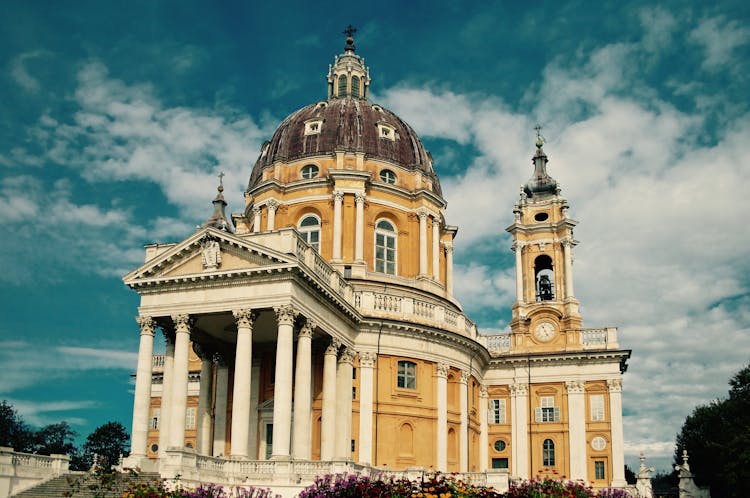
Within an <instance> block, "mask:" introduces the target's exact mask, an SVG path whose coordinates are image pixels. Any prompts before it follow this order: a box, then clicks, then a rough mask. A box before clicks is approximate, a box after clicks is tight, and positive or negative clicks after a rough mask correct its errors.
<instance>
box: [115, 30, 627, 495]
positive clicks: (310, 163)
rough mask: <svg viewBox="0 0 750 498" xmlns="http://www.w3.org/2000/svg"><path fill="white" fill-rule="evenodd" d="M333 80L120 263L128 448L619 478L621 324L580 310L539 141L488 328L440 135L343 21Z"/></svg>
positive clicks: (499, 480) (257, 463)
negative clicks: (422, 121)
mask: <svg viewBox="0 0 750 498" xmlns="http://www.w3.org/2000/svg"><path fill="white" fill-rule="evenodd" d="M325 82H326V85H327V95H326V98H325V99H323V100H320V101H317V102H314V103H312V104H310V105H308V106H306V107H303V108H302V109H299V110H298V111H296V112H294V113H292V114H291V115H290V116H289V117H287V118H286V119H285V120H284V121H283V122H282V123H281V124H280V125H279V127H278V129H277V130H276V131H275V133H274V134H273V136H272V137H270V139H269V140H268V141H267V142H265V143H264V144H263V146H262V148H261V150H260V153H259V156H258V158H257V160H256V162H255V165H254V166H253V168H252V171H249V172H248V173H249V182H248V185H247V189H246V191H245V205H244V209H243V210H242V212H239V213H235V214H231V215H227V214H226V207H227V203H226V201H225V199H224V196H223V193H222V192H223V187H222V186H220V187H219V189H218V193H217V195H216V197H215V199H214V201H213V213H212V214H211V216H210V217H209V218H208V220H207V221H205V222H204V223H203V224H202V225H201V226H199V227H198V229H197V230H196V231H195V233H193V234H190V235H189V236H188V237H187V238H186V239H184V240H182V241H180V242H175V243H171V244H153V245H148V246H146V248H145V262H144V264H143V265H142V266H140V267H139V268H137V269H135V270H133V271H132V272H130V273H129V274H127V275H126V276H125V277H124V282H125V284H126V285H127V286H128V287H130V288H131V289H133V290H134V291H136V292H137V293H138V294H139V295H140V299H141V301H140V307H139V309H138V317H137V322H138V325H139V327H140V347H139V351H138V367H137V372H136V380H135V399H134V404H133V425H132V447H131V454H130V456H129V457H128V458H127V459H126V460H125V462H124V465H125V466H126V467H129V468H137V469H142V470H148V471H158V472H159V473H160V474H161V475H162V477H167V478H169V477H174V476H178V475H179V476H181V479H183V480H184V481H185V482H188V483H190V482H195V483H197V482H216V483H220V484H228V485H236V484H240V485H241V484H260V485H268V486H272V487H275V489H286V490H287V491H288V492H291V491H290V490H294V489H299V488H300V487H301V486H303V485H305V484H306V483H309V482H310V481H311V480H312V478H313V477H314V476H316V475H320V474H325V473H330V472H338V471H347V472H355V471H359V472H370V471H374V470H375V469H378V470H379V471H388V472H394V473H398V472H403V473H407V474H408V473H409V472H412V473H413V472H430V471H439V472H451V473H459V474H461V475H462V476H464V478H466V479H468V480H471V481H472V482H478V483H481V484H487V485H496V486H498V487H501V488H502V487H503V485H504V484H503V483H505V486H507V482H508V480H509V479H529V478H532V477H534V476H537V475H542V476H545V475H557V476H565V477H567V478H569V479H573V480H581V481H585V482H587V483H589V484H591V485H592V486H594V487H604V486H614V487H618V486H624V485H625V480H624V461H623V431H622V406H621V377H622V374H623V372H624V371H625V369H626V361H627V359H628V358H629V356H630V351H628V350H623V349H621V348H620V347H619V345H618V341H617V330H616V329H615V328H583V322H582V318H581V315H580V313H579V302H578V300H577V299H576V297H575V294H574V286H573V265H572V261H573V250H574V248H575V246H576V244H577V243H578V241H576V240H575V238H574V236H573V229H574V227H575V226H576V224H577V221H575V220H573V219H572V218H570V216H569V212H568V201H567V200H566V199H565V198H564V197H563V196H562V195H561V187H560V184H559V183H557V182H556V181H555V180H554V179H553V178H552V177H551V176H550V174H549V172H548V166H547V163H548V158H547V156H546V154H545V151H544V150H543V145H544V143H543V141H542V140H541V139H540V138H539V139H538V140H537V143H536V147H533V146H530V147H529V150H530V154H531V155H532V161H531V162H532V167H533V170H532V171H533V172H532V173H531V178H530V179H529V180H528V181H527V182H526V183H525V185H524V186H523V187H522V189H521V190H520V193H519V197H518V199H517V201H516V202H515V204H514V205H509V206H507V212H508V221H509V222H510V226H509V227H508V228H507V231H508V232H509V233H510V234H511V236H512V240H513V245H512V250H513V251H514V252H515V268H516V285H515V286H516V301H515V303H514V304H513V306H512V320H511V322H510V331H509V332H508V333H507V334H503V335H486V334H483V333H482V331H481V330H480V329H479V328H478V327H477V326H476V324H475V323H474V322H472V320H471V319H470V317H468V316H466V315H465V314H464V312H463V308H462V306H461V303H460V302H459V301H458V299H457V297H456V296H455V295H454V286H453V282H454V268H453V253H454V247H455V250H457V251H460V250H461V249H460V237H457V234H458V231H459V227H457V226H453V225H451V224H450V223H449V220H450V212H449V210H447V203H446V200H445V199H444V198H443V194H442V191H441V187H440V180H439V178H438V177H437V175H436V174H435V169H434V166H433V160H432V157H431V155H430V153H429V152H428V151H427V150H425V148H424V146H423V144H422V141H421V140H420V138H419V136H418V135H417V134H416V132H415V131H414V130H413V129H412V128H411V127H410V126H409V125H408V124H407V123H405V122H404V121H402V120H401V119H400V118H399V117H398V116H397V115H395V114H394V113H393V112H391V111H389V110H388V109H386V108H384V107H381V106H380V105H378V104H376V103H372V102H370V100H369V93H370V84H371V78H370V70H369V68H368V67H367V66H366V65H365V62H364V59H363V58H362V57H361V56H359V55H358V54H357V52H356V50H355V45H354V40H353V38H352V37H351V36H349V37H348V38H347V39H346V44H345V47H344V51H343V53H342V54H340V55H338V56H337V57H335V59H334V61H333V64H332V65H331V66H329V70H328V74H327V75H326V78H325ZM321 93H322V92H321ZM528 171H529V169H528V168H527V167H526V166H524V165H520V164H519V167H518V174H519V181H522V179H523V178H524V177H525V176H527V175H528ZM499 207H500V208H501V209H502V206H499ZM207 214H208V213H207ZM454 239H455V245H454ZM497 250H498V251H505V250H507V248H501V247H498V248H497ZM162 334H163V337H164V339H165V340H166V350H165V353H164V354H163V355H154V341H155V340H157V337H161V336H162ZM295 486H296V487H295ZM289 496H291V495H289Z"/></svg>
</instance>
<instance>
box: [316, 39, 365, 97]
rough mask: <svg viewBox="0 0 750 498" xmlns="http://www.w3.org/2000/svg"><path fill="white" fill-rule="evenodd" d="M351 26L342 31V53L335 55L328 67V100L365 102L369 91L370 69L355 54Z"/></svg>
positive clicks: (362, 59) (363, 60)
mask: <svg viewBox="0 0 750 498" xmlns="http://www.w3.org/2000/svg"><path fill="white" fill-rule="evenodd" d="M356 32H357V29H356V28H354V27H353V26H352V25H349V26H347V28H346V29H345V30H344V34H345V35H346V45H345V46H344V53H343V54H341V55H337V56H336V57H335V58H334V60H333V65H329V66H328V76H327V78H326V79H327V81H328V99H329V100H330V99H343V98H352V99H361V100H367V96H368V93H369V89H370V68H368V67H367V66H365V59H364V58H362V57H360V56H358V55H357V54H356V53H355V50H356V48H355V46H354V37H353V35H354V33H356Z"/></svg>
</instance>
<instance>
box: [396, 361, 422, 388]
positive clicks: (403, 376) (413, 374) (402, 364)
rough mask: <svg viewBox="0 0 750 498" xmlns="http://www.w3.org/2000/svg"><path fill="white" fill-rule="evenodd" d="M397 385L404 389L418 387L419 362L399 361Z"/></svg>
mask: <svg viewBox="0 0 750 498" xmlns="http://www.w3.org/2000/svg"><path fill="white" fill-rule="evenodd" d="M396 377H397V378H396V385H397V386H398V387H400V388H402V389H416V388H417V364H416V363H414V362H413V361H399V362H398V374H397V376H396Z"/></svg>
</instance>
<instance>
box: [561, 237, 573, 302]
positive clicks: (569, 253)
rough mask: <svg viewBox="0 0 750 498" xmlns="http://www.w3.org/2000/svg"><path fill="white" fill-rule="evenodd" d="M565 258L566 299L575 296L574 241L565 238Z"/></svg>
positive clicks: (563, 243)
mask: <svg viewBox="0 0 750 498" xmlns="http://www.w3.org/2000/svg"><path fill="white" fill-rule="evenodd" d="M562 246H563V260H564V261H565V299H571V298H572V297H573V241H572V240H571V239H570V238H566V239H563V241H562Z"/></svg>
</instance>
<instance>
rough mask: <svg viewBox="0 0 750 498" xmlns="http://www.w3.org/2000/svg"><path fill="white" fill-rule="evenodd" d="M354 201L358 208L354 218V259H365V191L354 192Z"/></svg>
mask: <svg viewBox="0 0 750 498" xmlns="http://www.w3.org/2000/svg"><path fill="white" fill-rule="evenodd" d="M354 203H355V205H356V208H357V213H356V218H355V220H354V230H355V232H354V260H355V261H363V260H364V259H365V252H364V251H365V193H364V192H357V193H356V194H354Z"/></svg>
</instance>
